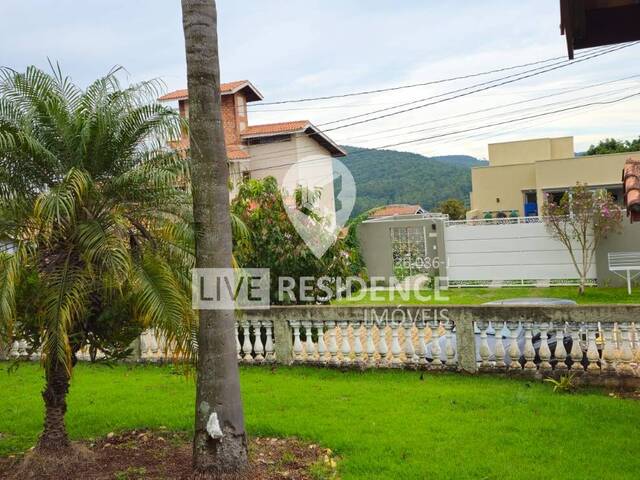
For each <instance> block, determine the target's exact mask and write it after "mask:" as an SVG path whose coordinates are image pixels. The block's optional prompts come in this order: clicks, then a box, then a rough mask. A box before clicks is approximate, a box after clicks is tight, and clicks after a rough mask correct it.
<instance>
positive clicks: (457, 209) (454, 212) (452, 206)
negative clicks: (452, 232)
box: [437, 198, 467, 220]
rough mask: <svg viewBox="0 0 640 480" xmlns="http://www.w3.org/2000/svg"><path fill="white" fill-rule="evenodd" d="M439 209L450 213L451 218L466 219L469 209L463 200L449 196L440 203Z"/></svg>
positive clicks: (441, 211)
mask: <svg viewBox="0 0 640 480" xmlns="http://www.w3.org/2000/svg"><path fill="white" fill-rule="evenodd" d="M437 211H438V212H440V213H445V214H447V215H449V219H450V220H464V218H465V214H466V212H467V209H466V208H465V206H464V202H462V200H458V199H457V198H449V199H448V200H445V201H444V202H441V203H440V205H438V208H437Z"/></svg>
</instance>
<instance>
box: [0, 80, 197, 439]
mask: <svg viewBox="0 0 640 480" xmlns="http://www.w3.org/2000/svg"><path fill="white" fill-rule="evenodd" d="M117 75H118V70H117V69H116V70H113V71H111V72H109V73H108V74H107V75H106V76H104V77H103V78H100V79H98V80H96V81H95V82H93V83H92V84H91V85H89V86H88V87H87V88H86V89H84V90H83V89H81V88H79V87H78V86H76V85H74V84H73V83H72V82H71V81H70V80H69V78H67V77H64V76H63V75H62V73H61V71H60V69H59V67H58V68H53V73H52V74H47V73H45V72H43V71H42V70H39V69H37V68H35V67H29V68H27V69H26V71H25V72H24V73H18V72H16V71H13V70H10V69H2V70H0V245H4V246H5V248H4V249H2V251H1V253H0V327H2V328H0V334H1V333H2V332H4V333H5V336H11V335H15V334H16V332H19V331H24V330H25V326H31V327H33V328H34V329H35V331H36V334H35V336H34V338H33V341H34V342H36V343H37V344H38V345H39V347H40V349H41V359H42V363H43V366H44V368H45V378H46V387H45V389H44V391H43V394H42V396H43V399H44V403H45V420H44V429H43V432H42V435H41V436H40V439H39V441H38V445H37V448H38V449H40V450H47V451H48V450H60V449H65V448H68V447H69V440H68V437H67V432H66V429H65V424H64V416H65V412H66V395H67V392H68V389H69V382H70V378H71V373H72V369H73V366H74V364H75V361H76V353H77V352H78V351H79V350H80V349H81V348H83V347H84V346H85V345H86V344H87V342H88V339H89V338H90V336H91V335H92V334H93V333H95V332H96V331H97V330H98V329H99V327H100V326H101V322H103V321H106V320H105V316H104V312H105V310H107V309H109V308H112V307H113V306H114V305H118V306H120V307H122V308H121V311H120V314H121V315H123V317H121V318H126V320H123V321H131V320H130V319H132V321H134V322H136V323H137V324H138V325H140V327H141V328H148V327H153V328H155V329H157V331H158V332H159V333H160V334H161V335H163V336H164V337H166V339H167V341H168V342H170V343H172V344H173V345H174V347H175V350H176V351H177V352H179V353H181V354H187V355H188V354H190V353H191V352H193V351H194V349H195V342H194V341H193V333H192V332H193V331H194V329H193V324H194V321H193V313H192V310H191V305H190V292H191V286H190V276H191V275H190V270H191V268H192V266H193V258H194V257H193V233H192V231H193V230H192V226H191V221H192V217H191V209H190V201H191V199H190V191H189V169H188V162H187V158H186V157H185V156H181V155H179V154H177V153H176V152H174V151H172V150H170V149H168V148H166V145H167V141H168V140H169V139H171V138H178V136H179V130H180V128H181V126H182V125H181V121H180V119H179V116H178V115H177V113H176V112H175V111H173V110H172V109H170V108H168V107H165V106H162V105H159V104H157V103H155V98H157V96H158V87H159V85H158V83H157V82H145V83H141V84H136V85H134V86H130V87H128V88H123V87H122V86H121V85H120V83H119V82H118V78H117Z"/></svg>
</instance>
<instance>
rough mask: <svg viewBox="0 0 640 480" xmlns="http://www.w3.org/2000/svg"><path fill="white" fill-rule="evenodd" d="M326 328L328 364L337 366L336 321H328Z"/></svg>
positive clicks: (338, 363)
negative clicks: (327, 330)
mask: <svg viewBox="0 0 640 480" xmlns="http://www.w3.org/2000/svg"><path fill="white" fill-rule="evenodd" d="M327 328H328V329H329V355H330V359H329V365H331V366H334V367H335V366H338V365H340V362H339V361H338V344H337V343H336V322H334V321H328V322H327Z"/></svg>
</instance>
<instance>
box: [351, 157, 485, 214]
mask: <svg viewBox="0 0 640 480" xmlns="http://www.w3.org/2000/svg"><path fill="white" fill-rule="evenodd" d="M343 148H344V149H345V150H346V151H347V152H349V153H351V155H347V157H345V158H343V159H341V160H342V161H343V162H344V164H345V165H346V166H347V167H348V168H349V170H351V173H352V175H353V177H354V179H355V182H356V189H357V192H356V205H355V208H354V210H353V212H352V215H351V216H352V217H354V216H356V215H358V214H360V213H362V212H364V211H366V210H369V209H371V208H373V207H378V206H381V205H387V204H390V203H411V204H419V205H421V206H422V207H424V208H425V209H427V210H433V209H434V208H435V207H436V206H437V205H438V203H440V202H441V201H443V200H446V199H448V198H459V199H460V200H462V201H463V202H465V204H467V205H468V203H469V192H470V191H471V169H470V167H471V166H481V165H486V162H484V161H482V160H478V159H476V158H474V157H469V156H467V155H446V156H442V157H425V156H424V155H419V154H416V153H409V152H398V151H396V150H375V149H363V148H360V147H350V146H344V147H343ZM356 152H357V153H356Z"/></svg>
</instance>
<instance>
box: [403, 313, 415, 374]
mask: <svg viewBox="0 0 640 480" xmlns="http://www.w3.org/2000/svg"><path fill="white" fill-rule="evenodd" d="M403 329H404V364H405V366H406V367H408V368H413V367H415V365H416V363H417V362H416V360H417V357H416V352H415V349H414V348H413V335H412V334H413V321H412V320H405V322H404V325H403Z"/></svg>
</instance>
